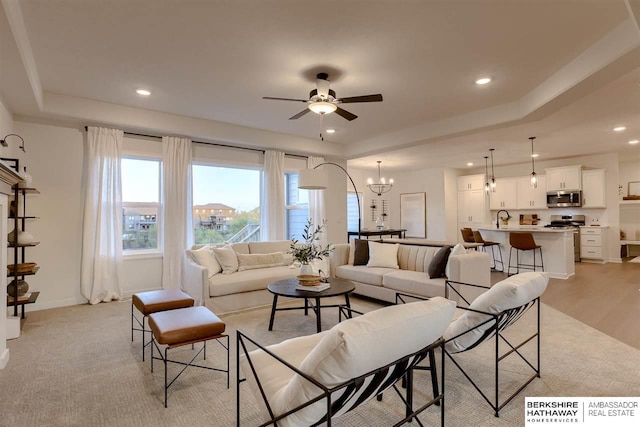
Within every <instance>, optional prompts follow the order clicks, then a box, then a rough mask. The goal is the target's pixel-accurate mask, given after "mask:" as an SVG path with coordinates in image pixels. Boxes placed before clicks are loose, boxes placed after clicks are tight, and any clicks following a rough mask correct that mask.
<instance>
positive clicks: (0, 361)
mask: <svg viewBox="0 0 640 427" xmlns="http://www.w3.org/2000/svg"><path fill="white" fill-rule="evenodd" d="M8 363H9V349H8V348H6V349H5V350H4V351H3V352H2V355H0V369H4V368H5V366H7V364H8Z"/></svg>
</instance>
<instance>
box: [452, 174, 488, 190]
mask: <svg viewBox="0 0 640 427" xmlns="http://www.w3.org/2000/svg"><path fill="white" fill-rule="evenodd" d="M485 182H486V181H485V177H484V175H465V176H459V177H458V191H472V190H482V189H484V184H485Z"/></svg>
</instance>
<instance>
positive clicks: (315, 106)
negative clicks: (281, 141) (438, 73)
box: [262, 73, 382, 121]
mask: <svg viewBox="0 0 640 427" xmlns="http://www.w3.org/2000/svg"><path fill="white" fill-rule="evenodd" d="M328 78H329V75H328V74H327V73H318V75H317V76H316V89H313V90H312V91H311V92H309V99H293V98H274V97H271V96H263V97H262V99H271V100H276V101H295V102H304V103H306V104H308V105H307V108H306V109H304V110H302V111H300V112H299V113H298V114H296V115H295V116H292V117H289V120H295V119H299V118H300V117H302V116H304V115H305V114H307V113H308V112H309V111H313V112H314V113H316V114H320V115H325V114H329V113H333V112H334V111H335V113H336V114H337V115H339V116H341V117H343V118H345V119H347V120H349V121H351V120H355V119H357V118H358V116H356V115H355V114H353V113H350V112H349V111H347V110H344V109H342V108H340V107H339V105H340V104H354V103H356V102H381V101H382V95H381V94H379V93H377V94H375V95H362V96H351V97H349V98H338V97H336V92H335V91H334V90H333V89H329V83H330V82H329V80H327V79H328Z"/></svg>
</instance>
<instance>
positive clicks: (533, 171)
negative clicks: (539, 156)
mask: <svg viewBox="0 0 640 427" xmlns="http://www.w3.org/2000/svg"><path fill="white" fill-rule="evenodd" d="M529 139H530V140H531V188H538V175H536V165H535V157H533V140H534V139H536V137H535V136H531V137H529Z"/></svg>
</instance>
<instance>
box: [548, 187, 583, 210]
mask: <svg viewBox="0 0 640 427" xmlns="http://www.w3.org/2000/svg"><path fill="white" fill-rule="evenodd" d="M576 206H577V207H580V206H582V191H550V192H548V193H547V207H548V208H568V207H576Z"/></svg>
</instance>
